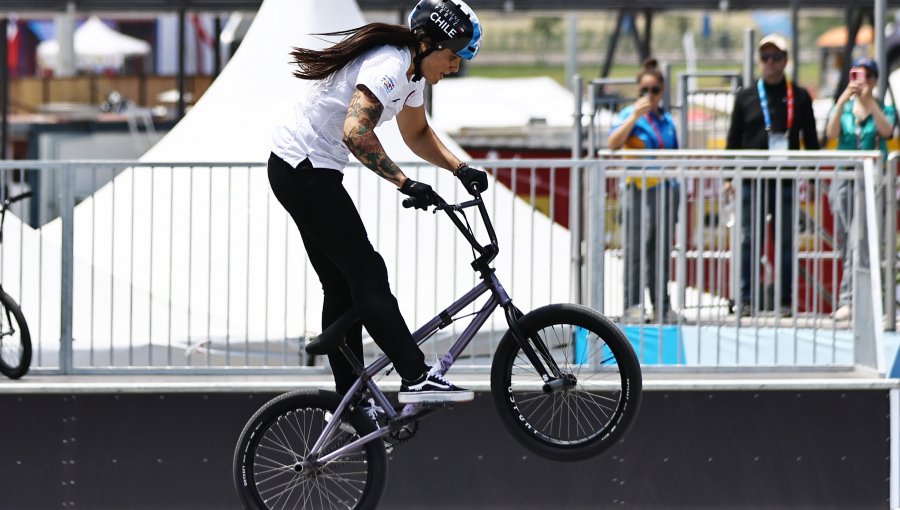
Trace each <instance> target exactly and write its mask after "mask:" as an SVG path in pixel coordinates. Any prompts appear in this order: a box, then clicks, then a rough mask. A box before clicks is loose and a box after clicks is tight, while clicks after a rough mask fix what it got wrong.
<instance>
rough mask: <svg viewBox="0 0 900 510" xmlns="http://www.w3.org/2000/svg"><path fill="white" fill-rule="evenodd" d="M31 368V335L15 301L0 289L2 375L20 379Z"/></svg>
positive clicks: (0, 356)
mask: <svg viewBox="0 0 900 510" xmlns="http://www.w3.org/2000/svg"><path fill="white" fill-rule="evenodd" d="M30 366H31V333H29V331H28V324H27V323H26V322H25V316H24V315H22V310H21V309H20V308H19V305H18V304H16V302H15V300H13V298H11V297H10V296H9V294H7V293H6V292H4V291H3V290H2V289H0V373H3V375H5V376H6V377H9V378H10V379H18V378H20V377H22V376H23V375H25V374H26V373H28V369H29V368H30Z"/></svg>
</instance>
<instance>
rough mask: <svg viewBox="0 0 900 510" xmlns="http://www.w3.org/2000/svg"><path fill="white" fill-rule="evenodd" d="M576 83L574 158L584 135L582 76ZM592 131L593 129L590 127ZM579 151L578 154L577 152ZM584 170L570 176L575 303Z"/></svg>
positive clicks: (578, 300) (578, 285)
mask: <svg viewBox="0 0 900 510" xmlns="http://www.w3.org/2000/svg"><path fill="white" fill-rule="evenodd" d="M573 81H574V82H575V83H574V84H573V86H574V87H575V89H576V91H577V92H578V93H577V94H576V96H575V101H576V103H577V105H578V106H577V107H576V112H577V115H576V116H575V132H576V135H575V139H576V140H577V142H576V143H577V146H573V147H572V157H573V158H579V159H580V158H581V152H582V142H583V136H582V134H581V117H582V115H581V76H576V77H575V79H574V80H573ZM589 90H590V92H592V93H593V91H594V89H593V86H590V88H589ZM591 104H593V96H591ZM589 115H591V117H592V118H593V108H592V109H591V111H590V112H589ZM592 125H593V122H591V123H589V126H592ZM589 129H591V131H593V129H592V128H591V127H589ZM576 153H577V154H576ZM581 175H582V170H581V167H579V166H577V165H575V166H573V167H572V170H571V174H570V176H569V233H570V235H571V237H572V247H571V249H572V253H571V254H570V259H571V266H570V275H569V279H570V281H571V290H570V293H571V299H572V302H573V303H581V302H582V291H581V282H582V267H581V265H582V264H581V240H582V235H581V188H582V181H581Z"/></svg>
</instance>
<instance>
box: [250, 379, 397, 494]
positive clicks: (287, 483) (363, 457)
mask: <svg viewBox="0 0 900 510" xmlns="http://www.w3.org/2000/svg"><path fill="white" fill-rule="evenodd" d="M338 404H340V397H338V395H337V394H335V393H331V392H325V391H313V392H309V391H297V392H292V393H286V394H284V395H280V396H278V397H275V398H274V399H272V400H270V401H269V402H267V403H266V404H265V405H263V407H261V408H260V409H259V410H258V411H256V413H255V414H254V415H253V417H252V418H250V421H249V422H247V425H246V426H245V427H244V430H243V432H242V433H241V437H240V439H239V440H238V444H237V447H236V449H235V452H234V464H233V466H234V473H233V474H234V486H235V489H236V490H237V492H238V494H239V495H240V497H241V501H242V502H243V504H244V507H245V508H248V509H276V508H278V509H280V508H297V509H300V508H356V509H362V508H365V509H368V508H375V507H376V506H377V505H378V500H379V499H381V494H382V492H383V491H384V486H385V484H386V483H387V453H386V452H385V449H384V442H383V441H382V440H380V439H377V440H375V441H370V442H369V443H367V444H366V445H365V447H364V448H363V449H362V450H361V451H357V452H354V453H352V454H349V455H348V456H346V457H343V458H340V459H338V460H336V461H334V462H332V463H331V464H329V465H327V466H324V467H321V468H319V469H317V470H309V472H308V473H305V472H304V469H303V468H302V466H300V461H301V460H303V459H304V458H305V457H306V455H307V454H308V453H309V451H310V450H311V449H312V447H313V445H315V443H316V440H317V439H318V438H319V436H320V435H321V434H322V431H323V430H324V429H325V426H326V424H327V423H328V420H329V419H333V417H332V414H331V413H333V412H334V410H335V409H337V406H338ZM349 420H350V421H351V424H352V425H353V428H355V429H356V431H357V432H358V434H349V433H347V432H344V431H342V430H340V429H339V430H338V431H337V434H336V435H335V437H333V438H332V440H331V441H330V442H329V443H328V444H326V445H325V446H324V448H323V450H322V451H323V453H328V452H331V451H334V450H336V449H337V448H339V447H341V446H343V445H345V444H347V443H349V442H350V441H352V440H355V439H357V438H358V437H359V434H363V435H365V434H366V433H368V432H371V431H373V430H375V425H374V424H373V423H372V422H371V420H368V419H365V418H364V417H362V416H356V415H354V416H352V417H351V418H349Z"/></svg>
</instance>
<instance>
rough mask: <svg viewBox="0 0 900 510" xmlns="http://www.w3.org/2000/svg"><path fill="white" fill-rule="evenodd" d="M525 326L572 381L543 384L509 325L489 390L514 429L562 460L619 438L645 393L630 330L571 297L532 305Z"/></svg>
mask: <svg viewBox="0 0 900 510" xmlns="http://www.w3.org/2000/svg"><path fill="white" fill-rule="evenodd" d="M519 328H520V329H521V331H522V333H523V335H524V336H525V337H526V338H528V339H529V341H530V342H531V343H532V345H535V350H536V351H543V352H545V353H546V355H547V356H548V357H550V358H551V359H552V360H553V362H554V363H555V365H556V366H558V367H559V370H560V372H561V373H562V375H563V376H564V377H567V378H568V381H569V382H568V383H567V385H566V386H565V387H564V388H562V389H559V390H557V391H553V392H550V393H547V392H545V391H544V389H543V386H544V381H542V379H541V377H540V376H539V375H538V374H539V373H538V371H537V370H535V368H534V366H533V365H532V364H531V362H530V361H529V360H528V358H527V357H526V356H525V354H524V352H522V349H521V347H520V346H519V343H518V342H517V341H516V339H515V338H514V337H513V334H512V332H507V333H506V335H505V336H504V337H503V339H502V340H501V341H500V344H499V346H498V347H497V352H496V353H495V354H494V361H493V365H492V367H491V393H492V394H493V397H494V404H495V405H496V407H497V412H498V413H499V415H500V418H501V421H502V422H503V424H504V425H505V426H506V428H507V429H508V430H509V431H510V433H511V434H512V436H513V437H514V438H515V439H516V440H517V441H518V442H519V443H521V444H522V445H523V446H524V447H526V448H528V449H529V450H531V451H532V452H534V453H536V454H538V455H541V456H543V457H547V458H550V459H554V460H563V461H573V460H582V459H586V458H589V457H592V456H594V455H597V454H599V453H601V452H602V451H604V450H606V449H607V448H609V447H610V446H612V445H613V444H615V442H616V441H618V440H619V439H620V438H621V437H622V434H624V433H625V431H626V430H627V429H628V426H629V425H630V424H631V423H632V421H633V420H634V417H635V416H636V415H637V412H638V408H639V407H640V400H641V370H640V365H639V363H638V360H637V357H636V356H635V354H634V349H633V348H632V347H631V344H630V343H629V342H628V339H627V338H625V335H624V334H623V333H622V332H621V331H620V330H619V329H618V328H617V327H616V326H615V325H614V324H613V323H612V322H610V321H609V319H607V318H606V317H604V316H603V315H601V314H599V313H597V312H596V311H594V310H592V309H590V308H586V307H583V306H579V305H570V304H559V305H549V306H545V307H542V308H539V309H537V310H534V311H533V312H531V313H529V314H527V315H525V316H523V317H521V318H520V319H519ZM537 342H539V343H537ZM544 365H545V366H548V363H547V362H546V361H545V362H544Z"/></svg>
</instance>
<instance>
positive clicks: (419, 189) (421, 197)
mask: <svg viewBox="0 0 900 510" xmlns="http://www.w3.org/2000/svg"><path fill="white" fill-rule="evenodd" d="M400 193H403V194H404V195H406V196H408V197H411V198H408V199H406V200H404V201H403V207H415V208H416V209H428V206H429V205H437V200H435V197H434V190H433V189H431V186H429V185H427V184H425V183H424V182H419V181H414V180H412V179H409V178H407V179H406V182H404V183H403V186H401V187H400Z"/></svg>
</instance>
